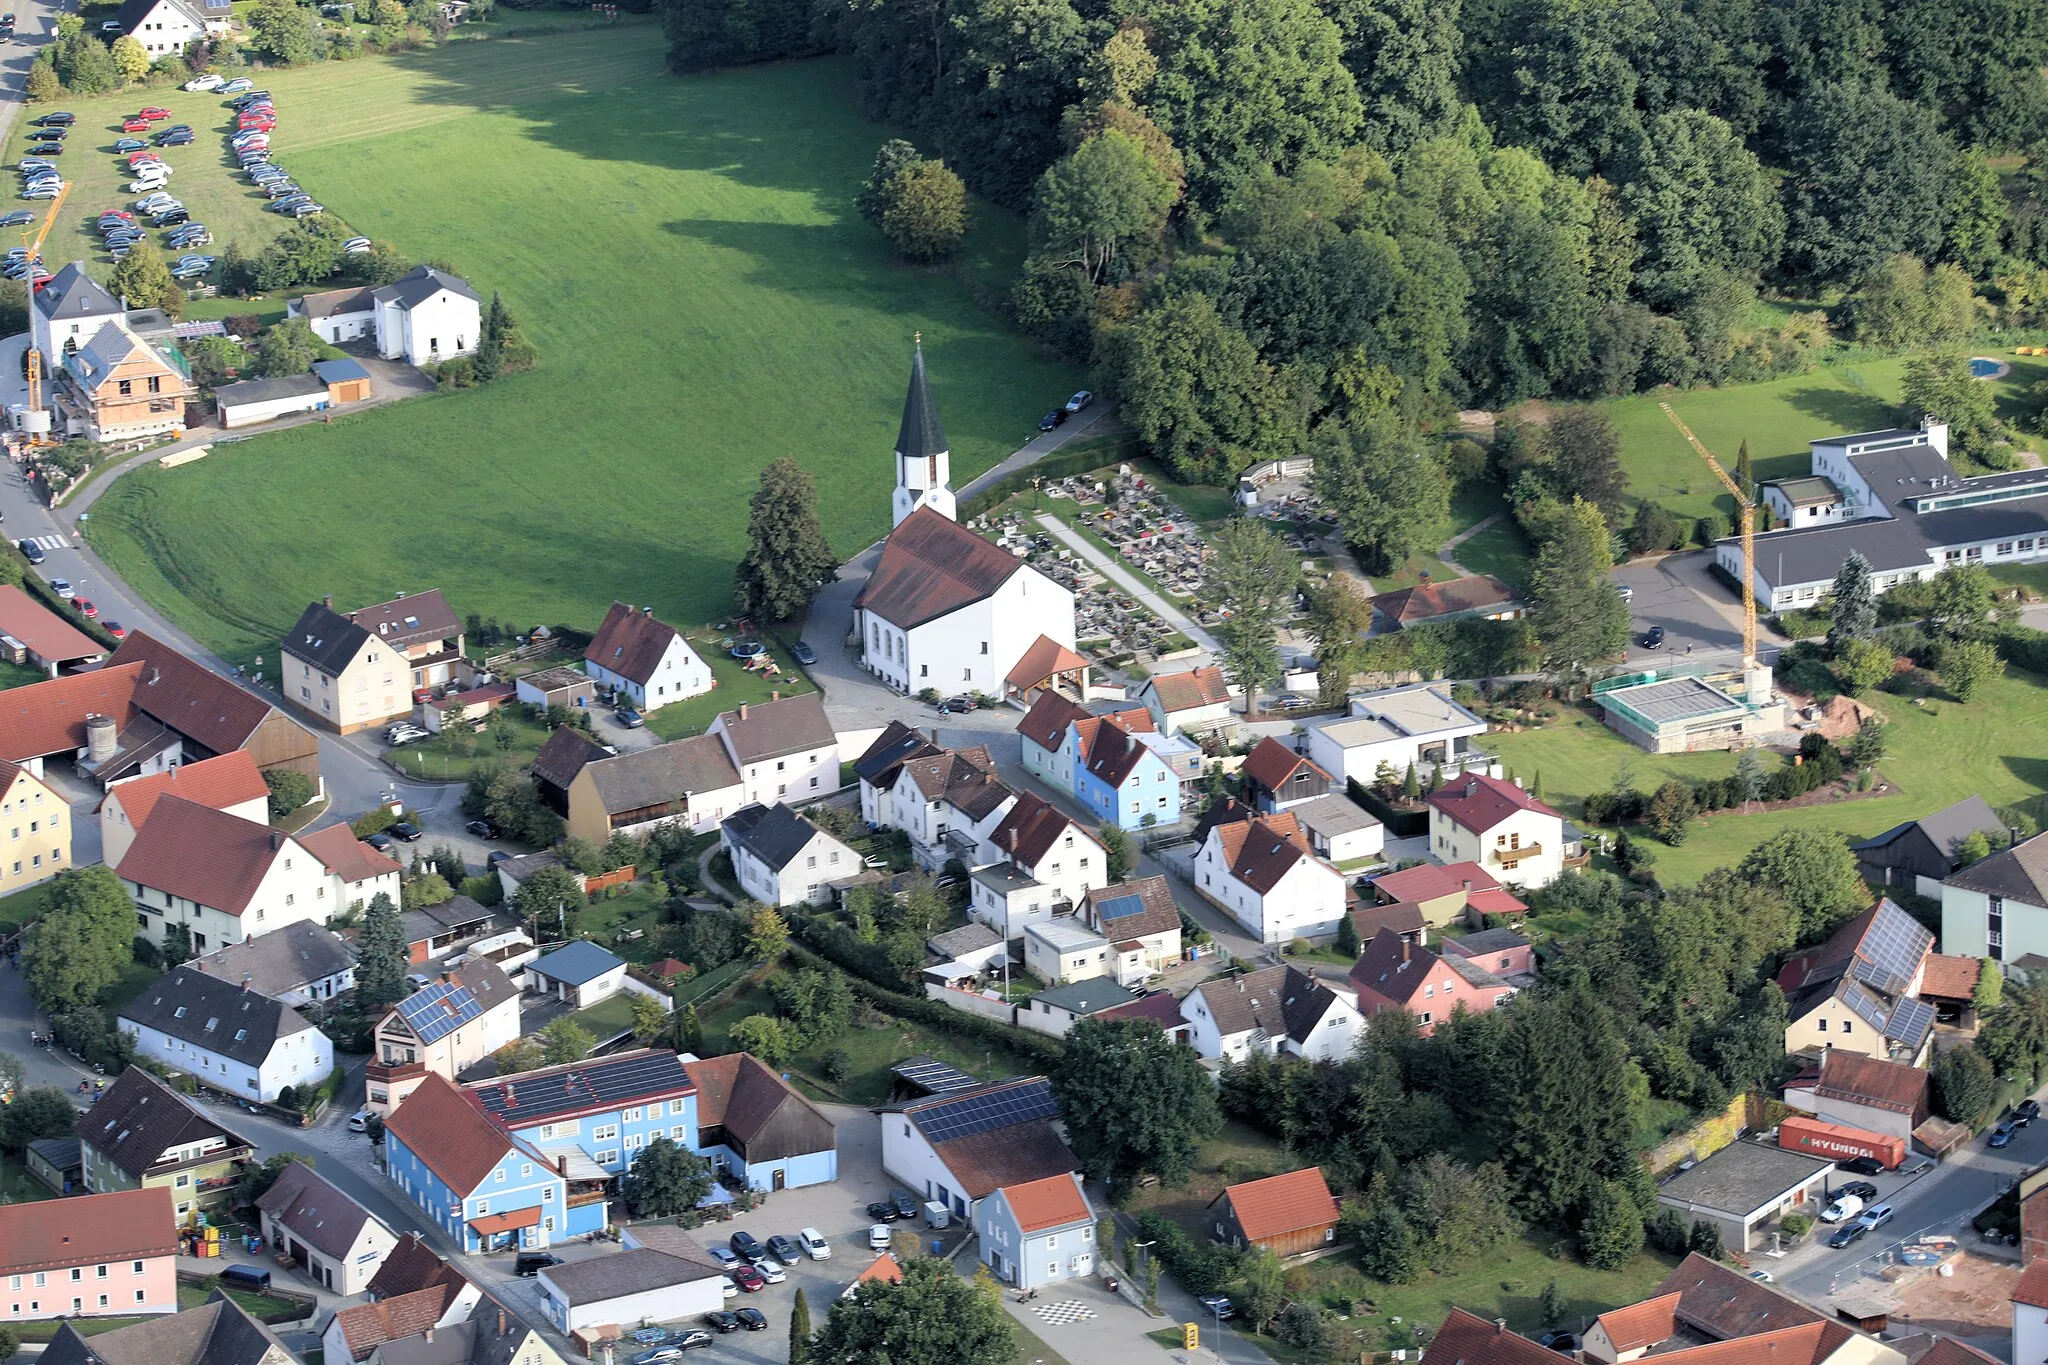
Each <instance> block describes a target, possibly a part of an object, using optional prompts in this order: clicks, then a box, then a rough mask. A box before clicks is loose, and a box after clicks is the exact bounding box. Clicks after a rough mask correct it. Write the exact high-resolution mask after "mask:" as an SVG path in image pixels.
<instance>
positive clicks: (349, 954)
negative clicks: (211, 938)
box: [186, 920, 356, 996]
mask: <svg viewBox="0 0 2048 1365" xmlns="http://www.w3.org/2000/svg"><path fill="white" fill-rule="evenodd" d="M355 962H356V955H355V953H354V952H353V951H352V950H351V949H350V948H349V946H348V943H347V942H346V941H345V940H344V939H343V938H342V937H341V935H339V934H337V933H335V932H334V931H333V930H332V929H324V928H322V927H321V926H320V925H318V924H315V923H313V922H312V921H311V920H294V921H293V922H292V923H290V924H287V925H285V926H284V927H283V928H281V929H273V930H271V931H270V932H269V933H267V934H258V935H257V936H256V937H254V938H250V939H243V940H242V941H241V942H240V943H232V944H229V945H227V946H226V947H222V948H216V949H214V950H213V951H212V952H210V953H201V954H200V955H199V956H198V957H195V958H193V959H192V960H191V962H190V963H188V964H186V965H188V966H190V967H191V968H192V969H193V970H195V971H201V972H205V973H206V974H207V975H208V976H217V977H219V978H220V979H221V980H223V981H229V982H233V983H234V984H235V985H238V986H246V987H248V988H249V989H250V990H252V991H254V992H256V993H257V994H258V995H271V996H277V995H284V994H286V993H287V992H290V991H294V990H298V989H299V988H301V987H303V986H306V985H308V984H310V983H312V982H315V981H319V980H321V979H323V978H325V977H330V976H339V975H340V974H341V973H343V972H345V971H347V970H348V969H349V968H351V967H353V966H355Z"/></svg>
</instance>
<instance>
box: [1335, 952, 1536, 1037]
mask: <svg viewBox="0 0 2048 1365" xmlns="http://www.w3.org/2000/svg"><path fill="white" fill-rule="evenodd" d="M1351 988H1352V989H1353V990H1355V991H1357V992H1358V1012H1359V1013H1360V1014H1362V1015H1365V1016H1366V1017H1367V1018H1370V1017H1371V1016H1373V1015H1375V1014H1380V1013H1383V1012H1384V1011H1387V1010H1407V1011H1408V1012H1409V1013H1410V1014H1412V1015H1414V1016H1415V1023H1416V1032H1418V1033H1420V1034H1422V1035H1423V1036H1424V1037H1427V1036H1428V1035H1430V1034H1431V1033H1434V1032H1435V1031H1436V1026H1437V1025H1438V1024H1440V1023H1442V1022H1443V1021H1444V1020H1446V1019H1448V1018H1450V1017H1451V1012H1452V1011H1453V1010H1456V1009H1459V1008H1463V1009H1464V1010H1465V1011H1467V1012H1468V1013H1471V1014H1485V1013H1486V1012H1487V1011H1488V1010H1492V1009H1496V1008H1498V1007H1500V1006H1502V1005H1505V1004H1506V1003H1507V1002H1508V1001H1510V1000H1512V999H1513V998H1514V995H1515V988H1514V987H1513V986H1512V985H1510V984H1509V983H1508V982H1507V981H1506V980H1505V979H1504V978H1502V977H1500V976H1497V975H1495V974H1494V973H1493V972H1492V971H1489V970H1488V969H1487V968H1486V967H1485V966H1484V965H1482V964H1481V961H1480V960H1479V959H1477V958H1472V957H1466V956H1463V955H1462V954H1459V953H1453V952H1445V953H1437V952H1434V951H1432V950H1431V949H1429V948H1425V947H1423V946H1421V945H1420V944H1416V943H1411V942H1409V941H1408V940H1407V939H1406V938H1404V937H1402V936H1401V935H1400V934H1398V933H1396V932H1395V931H1394V930H1392V929H1382V930H1380V931H1379V933H1377V934H1375V935H1373V939H1372V942H1370V943H1368V944H1366V945H1365V951H1364V952H1362V953H1360V954H1359V955H1358V961H1357V962H1355V963H1353V964H1352V967H1351Z"/></svg>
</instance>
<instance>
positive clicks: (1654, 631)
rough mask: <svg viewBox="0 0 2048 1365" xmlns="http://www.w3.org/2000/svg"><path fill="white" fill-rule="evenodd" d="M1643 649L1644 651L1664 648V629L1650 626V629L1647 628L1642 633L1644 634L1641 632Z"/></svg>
mask: <svg viewBox="0 0 2048 1365" xmlns="http://www.w3.org/2000/svg"><path fill="white" fill-rule="evenodd" d="M1643 648H1644V649H1662V648H1664V627H1662V626H1651V627H1650V628H1649V629H1648V630H1646V631H1644V632H1643Z"/></svg>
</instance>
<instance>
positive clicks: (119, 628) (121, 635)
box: [100, 621, 128, 640]
mask: <svg viewBox="0 0 2048 1365" xmlns="http://www.w3.org/2000/svg"><path fill="white" fill-rule="evenodd" d="M100 624H101V625H102V626H105V627H106V630H107V634H109V635H111V636H113V637H114V638H115V639H116V640H125V639H127V638H128V627H126V626H124V625H122V624H121V623H120V622H119V621H102V622H100Z"/></svg>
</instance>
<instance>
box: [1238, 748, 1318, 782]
mask: <svg viewBox="0 0 2048 1365" xmlns="http://www.w3.org/2000/svg"><path fill="white" fill-rule="evenodd" d="M1302 768H1307V769H1308V770H1309V771H1310V772H1313V773H1314V774H1315V775H1316V776H1318V777H1320V778H1322V779H1323V781H1324V782H1325V783H1327V782H1329V781H1330V775H1329V774H1328V773H1326V772H1324V771H1323V770H1322V769H1321V768H1319V767H1317V766H1316V765H1315V764H1314V763H1311V762H1310V761H1309V760H1308V758H1307V757H1306V756H1305V755H1302V754H1297V753H1296V752H1294V750H1292V749H1290V748H1288V747H1287V746H1286V745H1285V744H1282V743H1281V742H1280V741H1279V740H1277V739H1275V738H1273V737H1272V736H1271V735H1267V736H1266V737H1265V738H1264V739H1262V740H1260V741H1259V742H1258V743H1257V744H1256V745H1255V746H1253V748H1252V751H1251V753H1250V754H1248V755H1246V756H1245V760H1244V766H1243V767H1242V768H1240V769H1238V771H1239V772H1241V773H1243V774H1244V775H1245V776H1246V777H1248V778H1250V779H1251V780H1252V781H1254V782H1256V783H1258V784H1259V785H1260V786H1261V787H1264V788H1265V789H1266V790H1267V791H1269V792H1277V791H1279V790H1280V789H1281V788H1282V787H1283V786H1284V785H1285V784H1286V782H1287V780H1288V779H1289V778H1291V777H1293V776H1294V774H1295V772H1296V771H1297V770H1299V769H1302Z"/></svg>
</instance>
